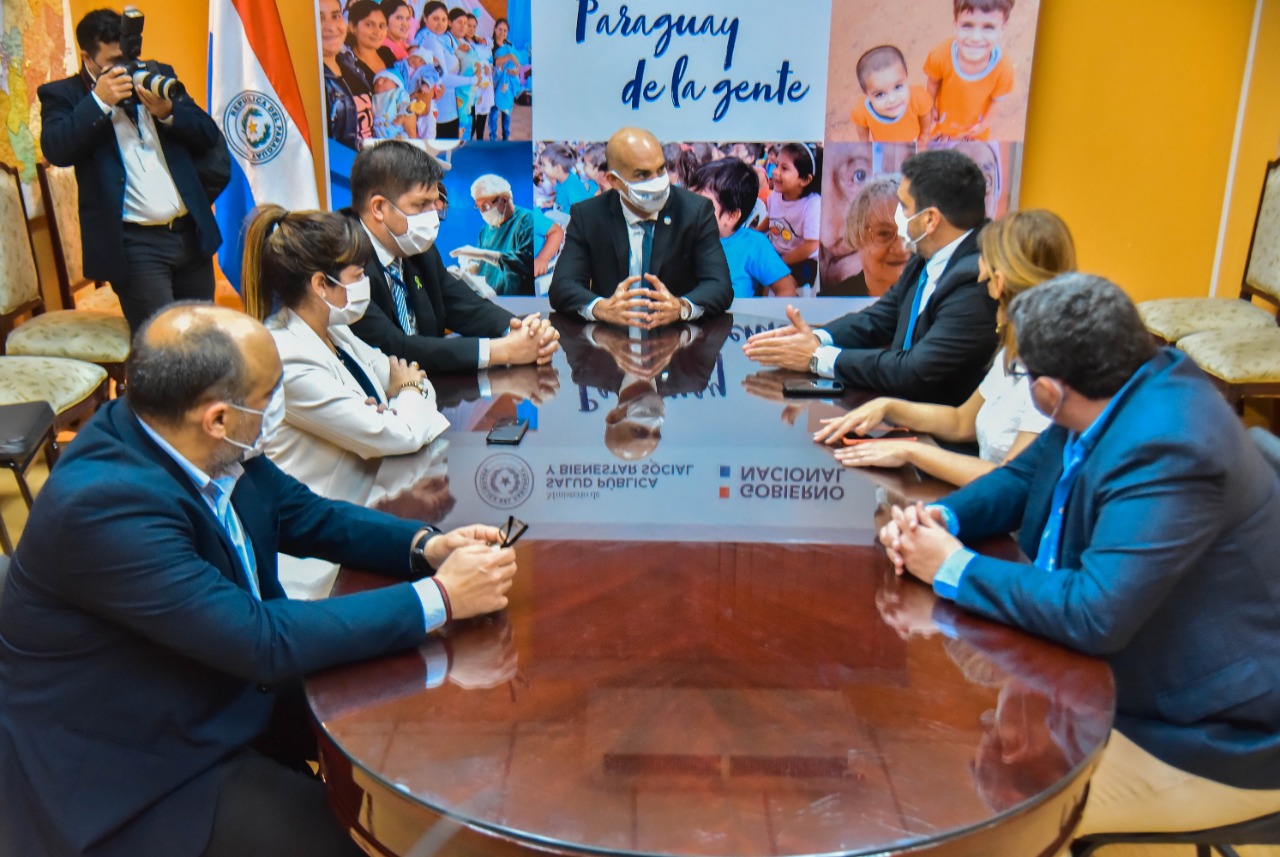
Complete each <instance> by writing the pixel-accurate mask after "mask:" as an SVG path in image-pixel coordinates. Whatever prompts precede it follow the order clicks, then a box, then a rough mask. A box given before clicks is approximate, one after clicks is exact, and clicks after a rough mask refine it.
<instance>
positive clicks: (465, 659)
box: [307, 301, 1114, 857]
mask: <svg viewBox="0 0 1280 857" xmlns="http://www.w3.org/2000/svg"><path fill="white" fill-rule="evenodd" d="M847 303H848V302H836V301H830V302H829V303H828V302H823V303H822V304H821V305H822V306H827V305H830V306H832V307H833V308H834V307H838V306H841V305H842V304H847ZM516 306H521V304H519V303H518V302H516ZM748 306H749V305H748ZM740 307H741V305H739V308H738V311H737V312H735V314H734V315H733V316H732V317H726V318H722V319H717V320H711V321H708V322H705V323H703V324H701V325H698V326H687V325H686V326H680V327H679V328H676V329H671V330H666V331H661V332H659V333H658V334H655V335H651V336H646V337H644V338H638V337H633V336H631V335H629V334H628V333H627V332H626V331H618V330H616V329H608V328H603V327H595V326H590V325H584V324H582V323H581V322H579V321H575V320H571V319H566V318H563V317H558V316H557V317H555V318H554V320H555V322H556V324H557V327H558V328H559V329H560V330H561V332H562V335H563V339H562V342H563V343H564V348H563V350H562V352H561V353H560V354H557V356H556V358H555V360H554V361H553V364H552V366H551V367H544V368H543V369H540V370H539V369H535V368H532V367H517V368H514V369H502V370H493V371H490V372H488V373H483V374H482V375H481V376H480V377H476V376H471V377H467V378H453V379H450V378H436V379H433V381H434V383H435V386H436V389H437V392H438V394H439V395H440V399H441V403H442V407H443V409H444V411H445V413H446V415H447V416H449V418H450V420H451V422H452V427H451V428H450V430H449V431H448V432H447V433H446V435H445V436H444V437H443V438H442V439H441V440H438V441H437V442H436V443H435V444H433V445H432V447H431V448H429V449H427V450H424V451H423V452H422V453H420V454H418V455H416V456H407V457H402V458H400V459H388V460H387V461H386V462H384V464H383V466H382V470H381V471H380V472H379V474H378V480H377V484H376V485H375V487H374V488H373V490H372V492H371V493H370V495H369V496H368V497H366V498H362V499H363V500H364V501H366V502H370V503H372V504H373V505H376V506H379V507H380V508H385V509H387V510H389V511H393V512H395V513H396V514H399V515H404V516H415V517H420V518H422V519H424V520H428V521H433V522H438V523H439V524H440V525H441V526H443V527H446V528H447V527H449V526H453V525H458V524H462V523H470V522H485V523H495V524H502V523H505V522H506V520H507V518H508V516H511V515H514V516H515V517H517V518H519V519H521V520H523V521H524V522H526V523H528V524H529V530H528V532H527V534H526V535H525V537H524V539H523V540H522V541H521V542H520V544H519V546H518V547H517V556H518V563H519V569H520V570H519V573H518V575H517V579H516V583H515V586H514V587H513V589H512V592H511V603H510V606H509V607H508V608H507V609H506V610H504V611H502V613H500V614H497V615H494V616H488V617H483V618H479V619H474V620H469V621H463V622H455V623H451V625H449V626H446V627H445V628H444V629H443V630H442V632H441V633H440V634H437V635H432V636H431V638H429V639H428V640H427V641H426V642H425V643H424V644H423V646H421V647H420V648H418V649H416V650H413V651H409V652H402V653H398V654H395V655H391V656H388V657H385V658H381V659H377V660H373V661H367V662H363V663H358V664H353V665H349V666H345V667H342V668H337V669H333V670H329V671H327V672H325V673H322V674H319V675H316V676H313V677H312V678H310V679H309V680H308V682H307V690H308V694H309V698H310V702H311V706H312V710H313V712H314V714H315V716H316V719H317V721H318V723H319V736H320V744H321V765H322V770H323V773H324V775H325V778H326V782H327V784H328V788H329V795H330V800H331V802H332V804H333V806H334V808H335V810H336V811H337V813H338V814H339V817H340V818H341V819H342V820H343V821H344V823H345V824H346V825H347V826H348V827H349V829H350V830H351V832H352V835H353V836H354V837H355V838H356V840H357V841H358V842H360V843H361V844H362V845H363V846H364V847H365V849H366V850H367V851H369V853H371V854H388V855H429V854H451V855H473V854H474V855H480V854H494V855H506V854H515V853H517V852H519V853H528V852H530V851H543V852H548V851H549V852H553V853H560V854H569V855H579V854H619V855H636V854H661V855H690V857H730V855H733V857H754V855H829V854H850V855H862V854H928V855H970V854H972V855H1005V854H1007V855H1019V857H1025V855H1037V854H1043V855H1051V854H1055V853H1057V852H1058V851H1059V850H1061V849H1062V848H1063V846H1064V844H1065V842H1066V841H1067V840H1068V838H1069V835H1070V831H1071V829H1072V827H1073V826H1074V824H1075V822H1076V821H1077V820H1078V817H1079V813H1080V810H1081V808H1082V806H1083V801H1084V796H1085V791H1086V785H1087V782H1088V776H1089V773H1090V772H1091V770H1092V767H1093V765H1094V763H1095V761H1096V757H1097V754H1098V752H1099V750H1100V749H1101V747H1102V746H1103V744H1104V743H1105V741H1106V737H1107V735H1108V732H1109V729H1110V725H1111V720H1112V709H1113V704H1114V700H1113V688H1112V684H1111V678H1110V674H1109V673H1108V671H1107V669H1106V666H1105V664H1103V663H1102V662H1101V661H1098V660H1095V659H1091V658H1086V657H1083V656H1080V655H1077V654H1075V653H1072V652H1069V651H1067V650H1065V649H1062V648H1060V647H1058V646H1055V645H1052V644H1050V643H1047V642H1045V641H1043V640H1039V639H1035V638H1033V637H1030V636H1028V635H1025V634H1022V633H1020V632H1018V631H1015V630H1012V629H1009V628H1004V627H1001V626H998V625H995V624H993V623H989V622H986V621H984V620H980V619H978V618H976V617H974V616H971V615H968V614H965V613H963V611H960V610H958V609H957V608H955V607H954V606H953V605H950V604H947V603H945V602H940V601H938V600H937V599H936V598H935V597H934V595H933V593H932V592H931V590H930V589H929V588H928V587H926V586H924V585H922V584H920V583H918V582H916V581H913V580H907V579H898V578H896V577H895V576H894V574H893V570H892V567H891V565H890V563H889V562H888V560H887V558H886V557H885V555H884V553H883V551H882V550H881V549H880V548H878V547H877V546H876V545H875V543H874V533H875V529H876V521H877V515H880V516H883V506H882V504H883V503H884V502H886V501H894V500H901V499H917V498H920V499H932V498H934V497H936V496H938V495H940V494H942V493H945V490H946V487H945V486H943V485H941V484H939V483H936V482H933V481H932V480H928V479H922V478H920V477H919V476H918V475H915V474H914V473H907V472H890V471H855V470H851V469H847V468H843V467H841V466H839V465H838V464H837V463H836V462H835V461H834V459H833V458H832V456H831V454H830V452H829V451H828V450H827V449H825V448H823V447H821V446H819V445H817V444H814V443H813V442H812V441H811V439H810V438H809V435H810V434H811V432H812V431H813V429H814V428H816V426H817V425H818V424H819V423H818V420H820V419H821V418H822V417H823V416H827V415H832V414H835V413H839V412H840V410H841V407H842V406H843V407H848V406H849V405H850V404H851V403H854V402H856V400H857V398H858V397H857V396H854V395H850V396H849V397H848V398H846V400H845V401H844V402H830V401H822V400H812V399H803V400H797V399H785V398H783V397H782V396H781V395H780V393H781V381H782V379H783V378H785V377H792V373H786V372H774V371H769V370H761V369H760V367H757V366H754V365H753V364H751V363H749V362H748V361H747V360H746V359H745V357H743V355H742V352H741V344H742V341H743V340H744V338H745V337H746V336H748V335H750V334H751V333H753V332H755V331H756V330H760V329H765V328H767V327H769V326H772V325H773V324H775V323H776V322H773V321H770V320H769V319H768V318H766V317H764V316H763V315H747V314H745V313H744V312H743V311H742V309H741V308H740ZM516 311H520V310H519V309H517V310H516ZM834 314H835V313H834V312H832V313H831V315H834ZM815 317H816V319H817V320H820V321H821V320H826V317H824V316H822V315H816V316H815ZM511 416H518V417H522V418H526V419H528V420H529V421H530V430H529V432H528V433H527V434H526V436H525V437H524V439H523V441H522V442H521V443H520V445H518V446H506V447H502V446H491V445H486V443H485V435H486V432H487V430H488V428H489V427H491V426H492V425H493V424H494V422H495V421H497V420H499V419H502V418H505V417H511ZM878 506H880V507H881V508H880V510H879V512H878V511H877V507H878ZM981 547H982V549H983V550H985V551H988V552H994V553H1006V554H1008V555H1010V556H1012V555H1014V554H1015V553H1016V548H1014V547H1013V545H1012V543H1011V542H1009V541H1007V540H1000V541H993V542H991V543H989V544H987V545H983V546H981ZM383 583H384V580H383V579H382V578H378V577H376V576H374V575H369V574H364V573H361V572H357V571H353V570H344V571H343V572H342V574H341V575H340V577H339V579H338V583H337V586H336V588H335V592H346V591H355V590H359V589H362V588H366V587H369V586H376V585H382V584H383Z"/></svg>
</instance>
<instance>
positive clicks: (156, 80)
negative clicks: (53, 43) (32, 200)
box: [38, 8, 226, 331]
mask: <svg viewBox="0 0 1280 857" xmlns="http://www.w3.org/2000/svg"><path fill="white" fill-rule="evenodd" d="M126 18H127V20H126ZM142 23H143V18H142V15H141V13H139V12H137V11H136V10H134V9H132V8H126V9H125V18H122V16H121V15H120V14H119V13H118V12H114V11H112V10H110V9H97V10H95V11H93V12H90V13H89V14H87V15H85V16H84V18H83V19H81V21H80V23H79V24H77V25H76V41H77V43H78V44H79V45H80V59H81V67H80V73H79V74H76V75H74V76H72V77H69V78H66V79H65V80H58V81H53V82H51V83H46V84H44V85H43V86H41V87H40V89H39V91H38V94H39V97H40V106H41V112H42V117H43V123H44V129H43V131H42V132H41V134H40V145H41V146H42V147H43V149H44V154H45V157H46V158H48V160H49V161H50V162H51V163H53V164H57V165H59V166H74V167H75V170H76V181H77V183H78V184H79V187H80V224H81V229H80V232H81V239H82V240H81V244H82V246H83V253H84V272H85V276H87V277H90V278H91V279H95V280H109V281H110V282H111V285H112V286H113V287H114V288H115V291H116V294H117V295H119V297H120V306H121V309H123V310H124V317H125V319H126V320H127V321H128V322H129V328H130V330H134V331H136V330H137V329H138V328H139V327H140V326H141V325H142V323H143V322H144V321H146V320H147V319H148V318H149V317H151V315H152V314H154V313H155V312H156V311H157V310H159V309H160V308H161V307H163V306H165V305H167V304H170V303H172V302H174V301H177V300H203V301H212V300H213V294H214V279H213V262H212V257H213V254H214V253H215V252H217V250H218V246H219V245H220V244H221V241H222V237H221V235H220V233H219V232H218V225H217V223H216V222H215V221H214V218H213V213H212V211H211V210H210V205H211V199H210V196H209V192H208V191H206V189H205V186H204V184H202V180H201V174H200V168H199V164H200V163H201V162H202V161H207V160H210V156H211V154H212V155H214V156H219V157H220V154H221V153H219V152H212V151H211V150H213V149H214V147H222V151H223V152H225V147H226V142H225V141H224V140H223V137H222V133H221V132H220V131H219V130H218V126H217V125H216V124H215V123H214V121H213V119H212V118H210V116H209V114H207V113H205V112H204V111H203V110H201V109H200V107H199V106H197V105H196V103H195V102H194V101H192V100H191V98H190V97H189V96H187V95H186V92H185V90H184V89H183V87H182V85H181V84H180V83H178V82H177V81H176V80H174V75H173V69H172V68H170V67H169V66H166V65H161V64H159V63H151V62H148V63H142V62H139V61H138V54H139V52H140V51H141V48H142ZM218 159H219V158H218V157H213V158H212V160H213V161H217V160H218Z"/></svg>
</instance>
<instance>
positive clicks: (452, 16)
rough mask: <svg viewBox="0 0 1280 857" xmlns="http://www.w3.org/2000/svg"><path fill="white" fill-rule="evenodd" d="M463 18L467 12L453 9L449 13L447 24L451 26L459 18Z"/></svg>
mask: <svg viewBox="0 0 1280 857" xmlns="http://www.w3.org/2000/svg"><path fill="white" fill-rule="evenodd" d="M465 17H467V11H466V10H465V9H453V10H451V11H450V12H449V23H450V24H452V23H453V22H454V21H456V20H458V19H459V18H465Z"/></svg>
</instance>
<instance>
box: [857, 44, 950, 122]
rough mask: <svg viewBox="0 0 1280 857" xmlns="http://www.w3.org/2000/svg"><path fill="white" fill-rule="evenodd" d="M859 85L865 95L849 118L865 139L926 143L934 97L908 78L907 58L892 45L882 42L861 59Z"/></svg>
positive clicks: (858, 68) (859, 62) (931, 119)
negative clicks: (914, 84)
mask: <svg viewBox="0 0 1280 857" xmlns="http://www.w3.org/2000/svg"><path fill="white" fill-rule="evenodd" d="M857 75H858V86H860V87H861V88H862V92H863V94H864V95H866V96H867V97H866V99H864V100H863V101H861V102H859V103H858V104H856V105H854V108H853V113H852V115H851V116H850V118H851V119H852V121H853V124H854V125H856V126H857V127H858V139H859V140H860V141H862V142H864V143H866V142H874V143H913V142H919V143H921V144H923V143H925V142H927V141H928V139H929V129H930V128H931V127H932V126H933V98H932V97H931V96H930V95H929V93H928V92H926V91H925V89H924V87H921V86H912V85H910V83H909V82H908V80H907V60H906V57H904V56H903V55H902V51H900V50H898V49H897V48H895V47H894V46H893V45H880V46H879V47H874V48H872V49H871V50H869V51H867V52H866V53H865V54H863V55H862V57H861V58H860V59H859V60H858V65H857Z"/></svg>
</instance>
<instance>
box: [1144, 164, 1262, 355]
mask: <svg viewBox="0 0 1280 857" xmlns="http://www.w3.org/2000/svg"><path fill="white" fill-rule="evenodd" d="M1277 166H1280V161H1272V162H1271V163H1270V164H1267V174H1266V178H1265V179H1264V181H1263V183H1262V198H1261V200H1259V202H1258V216H1257V219H1256V220H1255V221H1254V225H1253V240H1252V242H1250V245H1249V264H1248V267H1247V268H1246V270H1245V276H1244V282H1243V283H1242V284H1241V286H1240V299H1239V300H1235V299H1227V298H1162V299H1160V300H1153V301H1143V302H1142V303H1140V304H1138V312H1139V314H1141V316H1142V321H1143V323H1144V324H1146V326H1147V330H1149V331H1151V332H1152V333H1153V334H1155V335H1156V336H1158V337H1160V338H1161V339H1163V340H1164V341H1165V342H1171V343H1180V340H1181V339H1182V338H1183V337H1184V336H1190V335H1191V334H1196V333H1202V332H1205V331H1228V332H1244V331H1248V332H1250V333H1252V332H1254V331H1269V330H1274V329H1275V327H1276V325H1277V323H1278V320H1277V317H1276V311H1275V310H1276V308H1277V307H1280V169H1277ZM1253 298H1258V299H1260V300H1262V301H1263V302H1265V303H1267V304H1270V305H1271V307H1272V310H1271V311H1270V312H1268V311H1267V310H1265V309H1263V308H1262V307H1260V306H1258V305H1257V304H1255V303H1253ZM1179 347H1181V345H1180V344H1179Z"/></svg>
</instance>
